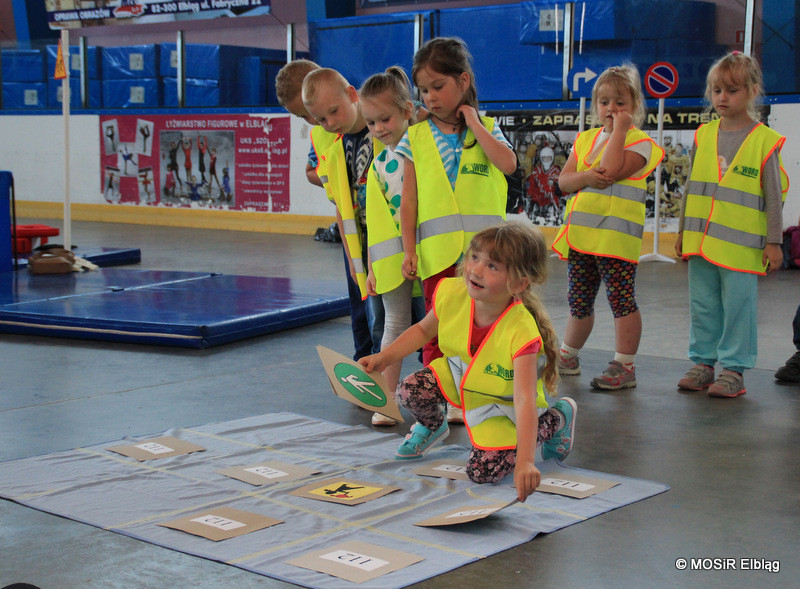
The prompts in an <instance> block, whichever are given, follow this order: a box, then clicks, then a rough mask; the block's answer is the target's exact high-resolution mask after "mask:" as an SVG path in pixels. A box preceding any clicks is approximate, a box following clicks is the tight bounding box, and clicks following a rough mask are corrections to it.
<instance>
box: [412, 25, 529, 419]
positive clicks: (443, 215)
mask: <svg viewBox="0 0 800 589" xmlns="http://www.w3.org/2000/svg"><path fill="white" fill-rule="evenodd" d="M471 59H472V58H471V56H470V54H469V51H468V50H467V47H466V45H465V44H464V42H463V41H461V40H460V39H457V38H444V37H439V38H435V39H431V40H430V41H428V42H427V43H425V44H424V45H423V46H422V47H421V48H420V50H419V51H418V52H417V54H416V55H415V56H414V64H413V69H412V76H411V77H412V80H413V81H414V83H415V84H416V86H417V87H418V88H419V90H420V92H421V94H422V100H423V102H424V103H425V107H426V108H427V109H428V111H430V113H431V116H430V117H429V118H428V119H427V120H426V121H423V122H421V123H419V124H417V125H413V126H412V127H410V128H409V130H408V133H407V134H406V136H404V137H403V139H402V140H401V141H400V143H399V144H398V146H397V152H398V153H400V154H401V155H403V156H404V157H405V158H406V164H405V172H404V177H403V198H402V201H401V204H400V217H401V220H402V222H401V224H400V227H401V230H402V237H403V250H404V252H405V256H404V259H403V275H404V276H405V277H406V278H408V279H413V278H417V277H419V278H422V283H423V290H424V294H425V308H426V310H430V308H431V301H432V296H433V292H434V290H435V288H436V284H437V283H438V281H439V280H440V279H441V278H443V277H448V276H454V275H455V271H456V264H457V262H458V261H459V260H460V259H461V257H462V255H463V253H464V251H466V248H467V245H468V244H469V240H470V238H471V237H472V235H474V234H475V233H476V232H477V231H479V230H481V229H484V228H485V227H489V226H491V225H494V224H496V223H499V222H500V221H502V220H503V219H505V210H506V200H507V192H508V190H507V185H506V179H505V176H504V174H512V173H514V171H515V170H516V167H517V156H516V154H515V153H514V151H513V150H512V148H511V144H510V143H508V141H507V140H506V138H505V137H504V136H503V133H502V131H500V128H499V126H498V125H496V124H495V122H494V120H492V119H491V118H487V117H480V116H479V114H478V109H479V105H478V98H477V90H476V87H475V75H474V74H473V72H472V67H471V65H470V61H471ZM440 355H441V354H440V353H439V351H438V349H437V348H436V342H435V340H434V341H433V342H431V343H430V344H428V345H427V346H426V347H425V348H424V349H423V364H424V365H426V366H427V365H428V364H429V363H430V362H431V360H433V359H434V358H436V357H439V356H440ZM451 420H453V421H459V420H460V418H459V416H458V415H457V413H452V412H451Z"/></svg>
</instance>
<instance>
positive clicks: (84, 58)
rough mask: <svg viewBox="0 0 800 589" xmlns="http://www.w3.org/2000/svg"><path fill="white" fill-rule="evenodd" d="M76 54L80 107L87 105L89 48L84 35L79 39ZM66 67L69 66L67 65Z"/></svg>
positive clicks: (86, 106)
mask: <svg viewBox="0 0 800 589" xmlns="http://www.w3.org/2000/svg"><path fill="white" fill-rule="evenodd" d="M79 43H80V44H79V46H78V52H79V53H78V55H79V56H80V60H81V108H88V107H89V50H88V48H87V42H86V37H81V38H80V40H79ZM67 69H69V66H68V65H67Z"/></svg>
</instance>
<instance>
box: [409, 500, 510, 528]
mask: <svg viewBox="0 0 800 589" xmlns="http://www.w3.org/2000/svg"><path fill="white" fill-rule="evenodd" d="M517 502H519V499H513V500H512V501H509V502H508V503H491V504H488V505H477V506H475V505H470V506H466V507H459V508H457V509H454V510H452V511H448V512H447V513H443V514H442V515H437V516H435V517H431V518H428V519H426V520H423V521H421V522H417V523H415V524H414V525H415V526H422V527H433V526H454V525H458V524H466V523H468V522H474V521H476V520H479V519H484V518H486V517H489V516H490V515H492V514H493V513H496V512H498V511H500V510H501V509H503V508H505V507H508V506H509V505H514V504H515V503H517Z"/></svg>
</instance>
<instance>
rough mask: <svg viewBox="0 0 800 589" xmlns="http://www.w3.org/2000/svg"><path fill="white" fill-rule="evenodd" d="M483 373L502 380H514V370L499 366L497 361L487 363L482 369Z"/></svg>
mask: <svg viewBox="0 0 800 589" xmlns="http://www.w3.org/2000/svg"><path fill="white" fill-rule="evenodd" d="M483 373H484V374H488V375H489V376H497V377H499V378H502V379H503V380H514V371H513V370H509V369H508V368H504V367H502V366H500V364H498V363H497V362H492V363H491V364H487V365H486V368H484V369H483Z"/></svg>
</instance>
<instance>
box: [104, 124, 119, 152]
mask: <svg viewBox="0 0 800 589" xmlns="http://www.w3.org/2000/svg"><path fill="white" fill-rule="evenodd" d="M101 129H102V135H103V153H104V154H105V155H112V154H116V153H117V143H118V142H119V128H118V126H117V119H108V120H107V121H105V122H104V123H103V124H102V125H101Z"/></svg>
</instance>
